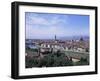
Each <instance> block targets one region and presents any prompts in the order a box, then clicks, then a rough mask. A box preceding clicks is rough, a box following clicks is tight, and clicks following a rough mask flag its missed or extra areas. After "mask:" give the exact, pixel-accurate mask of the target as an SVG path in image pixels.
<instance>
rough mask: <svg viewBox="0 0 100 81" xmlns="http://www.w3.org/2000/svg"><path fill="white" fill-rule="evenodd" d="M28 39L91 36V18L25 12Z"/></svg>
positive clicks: (86, 16)
mask: <svg viewBox="0 0 100 81" xmlns="http://www.w3.org/2000/svg"><path fill="white" fill-rule="evenodd" d="M25 26H26V27H25V29H26V30H25V32H26V39H52V38H54V36H55V35H56V36H57V37H70V36H89V16H88V15H78V14H77V15H75V14H55V13H35V12H25Z"/></svg>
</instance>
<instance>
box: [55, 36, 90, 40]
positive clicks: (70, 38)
mask: <svg viewBox="0 0 100 81" xmlns="http://www.w3.org/2000/svg"><path fill="white" fill-rule="evenodd" d="M81 37H82V38H83V39H84V40H89V36H68V37H59V38H57V39H61V40H79V39H80V38H81Z"/></svg>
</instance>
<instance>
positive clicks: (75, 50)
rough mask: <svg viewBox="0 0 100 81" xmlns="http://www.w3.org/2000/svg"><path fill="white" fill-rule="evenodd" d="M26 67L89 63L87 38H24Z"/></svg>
mask: <svg viewBox="0 0 100 81" xmlns="http://www.w3.org/2000/svg"><path fill="white" fill-rule="evenodd" d="M25 41H26V42H25V45H26V46H25V47H26V54H25V61H26V68H32V67H59V66H78V65H89V39H85V38H84V37H80V38H79V39H69V40H68V39H66V40H62V39H58V37H57V36H56V35H55V36H54V38H53V39H26V40H25Z"/></svg>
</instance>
